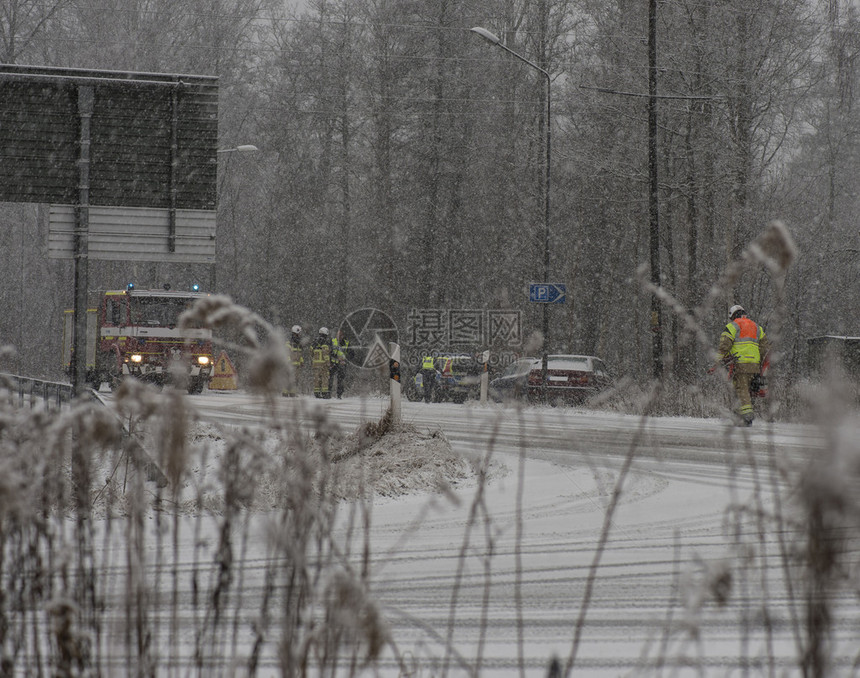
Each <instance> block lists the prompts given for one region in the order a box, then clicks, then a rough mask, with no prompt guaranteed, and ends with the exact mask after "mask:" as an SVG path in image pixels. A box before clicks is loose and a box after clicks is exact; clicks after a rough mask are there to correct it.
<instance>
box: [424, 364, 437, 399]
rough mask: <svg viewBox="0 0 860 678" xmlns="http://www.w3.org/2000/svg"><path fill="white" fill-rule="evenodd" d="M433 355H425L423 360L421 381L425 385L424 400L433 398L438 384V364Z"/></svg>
mask: <svg viewBox="0 0 860 678" xmlns="http://www.w3.org/2000/svg"><path fill="white" fill-rule="evenodd" d="M434 363H435V361H434V360H433V356H432V355H427V356H424V359H423V360H422V361H421V382H422V385H423V387H424V402H426V403H429V402H431V401H432V400H433V389H434V387H435V386H436V365H435V364H434Z"/></svg>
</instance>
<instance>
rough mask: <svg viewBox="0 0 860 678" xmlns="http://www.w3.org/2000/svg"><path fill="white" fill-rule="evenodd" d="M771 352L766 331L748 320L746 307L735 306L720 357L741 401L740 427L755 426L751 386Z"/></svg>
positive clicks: (724, 332)
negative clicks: (727, 369) (753, 424)
mask: <svg viewBox="0 0 860 678" xmlns="http://www.w3.org/2000/svg"><path fill="white" fill-rule="evenodd" d="M769 350H770V342H769V341H768V339H767V337H766V336H765V333H764V329H763V328H762V327H761V326H760V325H757V324H756V323H754V322H753V321H752V320H751V319H750V318H749V317H748V316H747V312H746V311H745V310H744V308H743V306H737V305H735V306H732V307H731V308H730V309H729V324H728V325H726V329H725V330H723V333H722V334H721V335H720V344H719V347H718V348H717V356H718V358H719V359H720V360H721V362H722V364H723V365H728V366H729V374H731V377H732V386H734V389H735V393H737V396H738V401H739V406H738V411H737V412H738V415H739V417H740V421H739V423H741V424H742V425H744V426H752V423H753V418H754V415H753V405H752V398H751V397H750V382H751V381H752V380H753V378H754V377H755V376H756V375H757V374H760V373H761V364H762V362H764V356H766V355H767V353H768V351H769Z"/></svg>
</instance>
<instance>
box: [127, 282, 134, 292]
mask: <svg viewBox="0 0 860 678" xmlns="http://www.w3.org/2000/svg"><path fill="white" fill-rule="evenodd" d="M125 289H127V290H128V291H129V292H131V291H132V290H133V289H134V283H129V284H128V285H126V286H125Z"/></svg>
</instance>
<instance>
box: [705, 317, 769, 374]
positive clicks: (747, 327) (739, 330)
mask: <svg viewBox="0 0 860 678" xmlns="http://www.w3.org/2000/svg"><path fill="white" fill-rule="evenodd" d="M717 350H718V352H719V354H720V356H721V357H723V358H727V357H729V356H732V357H733V358H734V359H735V361H736V362H737V363H738V364H739V365H744V364H747V365H758V364H759V363H760V362H761V358H762V355H763V354H765V353H767V352H768V350H770V343H769V342H768V340H767V337H766V336H765V333H764V329H762V328H761V326H759V325H756V323H754V322H753V321H752V320H750V319H749V318H747V317H740V318H737V319H736V320H733V321H732V322H730V323H729V324H728V325H726V329H725V330H723V333H722V334H721V335H720V346H719V348H718V349H717Z"/></svg>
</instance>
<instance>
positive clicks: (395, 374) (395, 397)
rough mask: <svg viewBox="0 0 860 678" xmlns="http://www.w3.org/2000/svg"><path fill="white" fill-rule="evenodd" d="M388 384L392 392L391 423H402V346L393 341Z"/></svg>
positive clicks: (390, 350)
mask: <svg viewBox="0 0 860 678" xmlns="http://www.w3.org/2000/svg"><path fill="white" fill-rule="evenodd" d="M388 355H389V356H390V358H389V359H388V376H389V379H388V384H389V389H390V392H391V405H390V406H389V409H388V411H389V412H390V413H391V423H392V424H399V423H400V344H395V343H394V342H393V341H392V342H390V343H389V344H388Z"/></svg>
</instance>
